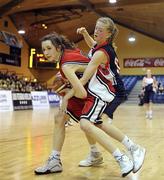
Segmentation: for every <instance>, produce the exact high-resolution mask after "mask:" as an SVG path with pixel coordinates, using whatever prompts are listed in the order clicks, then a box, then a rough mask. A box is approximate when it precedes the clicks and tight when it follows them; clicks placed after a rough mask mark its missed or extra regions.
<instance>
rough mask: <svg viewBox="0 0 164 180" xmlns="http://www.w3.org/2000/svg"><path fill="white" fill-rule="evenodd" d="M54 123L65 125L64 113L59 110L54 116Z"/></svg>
mask: <svg viewBox="0 0 164 180" xmlns="http://www.w3.org/2000/svg"><path fill="white" fill-rule="evenodd" d="M54 123H55V125H57V126H61V125H62V126H63V125H65V113H63V112H61V111H59V112H58V113H57V114H56V115H55V117H54Z"/></svg>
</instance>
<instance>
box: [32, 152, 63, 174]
mask: <svg viewBox="0 0 164 180" xmlns="http://www.w3.org/2000/svg"><path fill="white" fill-rule="evenodd" d="M62 171H63V168H62V163H61V161H60V159H57V158H56V157H54V156H53V155H50V156H49V158H48V160H47V162H46V163H45V164H44V165H43V166H41V167H38V168H36V169H35V171H34V172H35V174H37V175H43V174H50V173H59V172H62Z"/></svg>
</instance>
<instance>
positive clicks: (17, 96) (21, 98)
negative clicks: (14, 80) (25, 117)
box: [12, 92, 32, 110]
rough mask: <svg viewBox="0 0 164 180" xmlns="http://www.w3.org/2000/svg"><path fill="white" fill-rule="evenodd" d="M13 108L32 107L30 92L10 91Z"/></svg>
mask: <svg viewBox="0 0 164 180" xmlns="http://www.w3.org/2000/svg"><path fill="white" fill-rule="evenodd" d="M12 98H13V106H14V110H23V109H24V110H25V109H32V98H31V93H30V92H12Z"/></svg>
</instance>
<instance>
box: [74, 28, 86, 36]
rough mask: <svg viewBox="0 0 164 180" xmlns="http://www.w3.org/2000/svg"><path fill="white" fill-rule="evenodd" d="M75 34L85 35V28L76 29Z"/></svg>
mask: <svg viewBox="0 0 164 180" xmlns="http://www.w3.org/2000/svg"><path fill="white" fill-rule="evenodd" d="M76 32H77V34H82V35H83V34H85V33H86V32H87V30H86V28H85V27H81V28H78V29H77V30H76Z"/></svg>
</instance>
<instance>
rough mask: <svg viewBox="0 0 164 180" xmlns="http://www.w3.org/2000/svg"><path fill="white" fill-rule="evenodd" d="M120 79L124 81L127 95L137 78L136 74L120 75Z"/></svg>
mask: <svg viewBox="0 0 164 180" xmlns="http://www.w3.org/2000/svg"><path fill="white" fill-rule="evenodd" d="M122 80H123V82H124V86H125V89H126V93H127V95H128V94H129V93H130V91H131V90H132V89H133V87H134V86H135V84H136V82H137V80H138V77H137V76H122Z"/></svg>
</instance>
